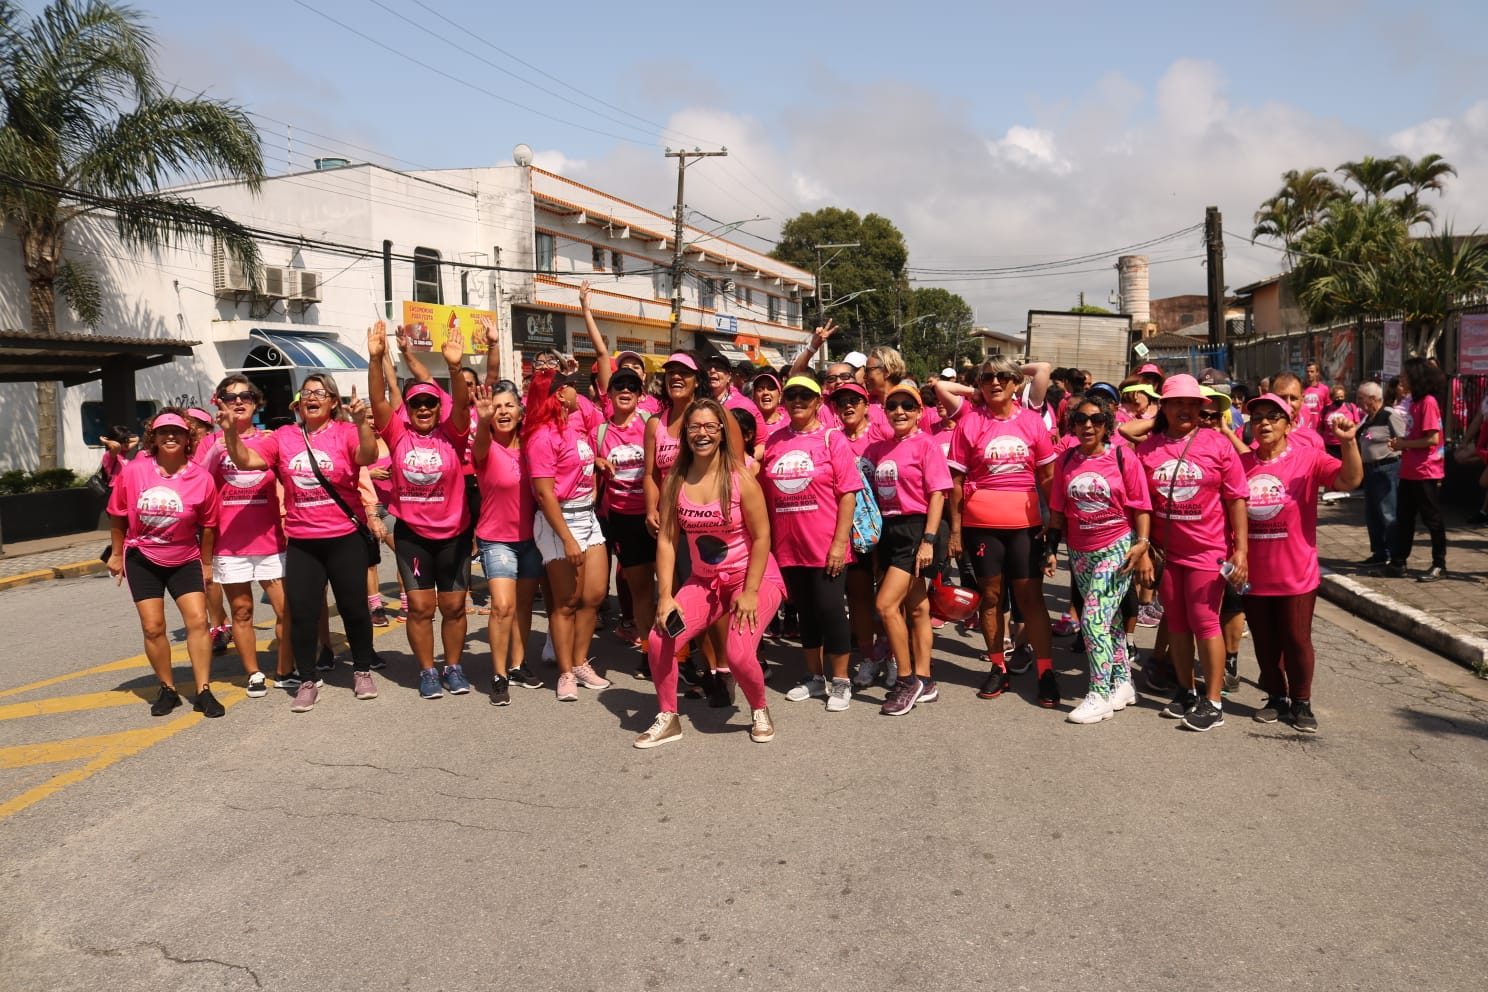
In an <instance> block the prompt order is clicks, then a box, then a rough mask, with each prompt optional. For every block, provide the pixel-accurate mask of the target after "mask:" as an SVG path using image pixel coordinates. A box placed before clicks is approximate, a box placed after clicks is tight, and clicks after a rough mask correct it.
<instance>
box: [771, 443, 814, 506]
mask: <svg viewBox="0 0 1488 992" xmlns="http://www.w3.org/2000/svg"><path fill="white" fill-rule="evenodd" d="M814 475H816V462H814V461H812V460H811V456H810V455H808V454H807V453H806V452H804V451H787V452H785V453H784V454H783V455H781V456H780V457H779V458H777V459H775V463H774V464H773V465H771V466H770V478H771V479H772V480H774V483H775V488H776V489H778V490H780V491H781V492H782V493H784V494H785V495H787V496H794V495H796V494H797V493H802V492H805V491H806V487H807V486H809V485H811V478H812V476H814Z"/></svg>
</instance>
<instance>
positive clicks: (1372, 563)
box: [1359, 555, 1389, 568]
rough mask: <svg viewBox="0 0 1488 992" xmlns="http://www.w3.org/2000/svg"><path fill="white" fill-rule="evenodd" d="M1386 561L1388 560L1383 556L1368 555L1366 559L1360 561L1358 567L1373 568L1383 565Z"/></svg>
mask: <svg viewBox="0 0 1488 992" xmlns="http://www.w3.org/2000/svg"><path fill="white" fill-rule="evenodd" d="M1388 561H1389V559H1388V558H1386V557H1385V556H1384V555H1370V556H1369V557H1368V558H1365V559H1363V560H1362V561H1360V562H1359V565H1360V567H1362V568H1374V567H1376V566H1379V565H1384V564H1385V563H1387V562H1388Z"/></svg>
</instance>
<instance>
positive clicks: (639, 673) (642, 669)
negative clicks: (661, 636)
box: [635, 655, 651, 682]
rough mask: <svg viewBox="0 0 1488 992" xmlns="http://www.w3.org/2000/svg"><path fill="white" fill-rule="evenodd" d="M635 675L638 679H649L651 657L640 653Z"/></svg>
mask: <svg viewBox="0 0 1488 992" xmlns="http://www.w3.org/2000/svg"><path fill="white" fill-rule="evenodd" d="M635 677H636V678H638V679H645V680H646V681H648V682H649V681H650V680H651V659H650V658H648V657H646V656H645V655H641V663H640V664H639V665H637V666H636V670H635Z"/></svg>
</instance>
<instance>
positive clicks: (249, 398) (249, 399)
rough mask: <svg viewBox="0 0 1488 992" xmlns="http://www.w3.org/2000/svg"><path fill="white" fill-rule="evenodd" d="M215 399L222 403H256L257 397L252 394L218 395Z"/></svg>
mask: <svg viewBox="0 0 1488 992" xmlns="http://www.w3.org/2000/svg"><path fill="white" fill-rule="evenodd" d="M217 398H218V399H219V400H221V401H222V402H224V403H257V402H258V397H256V396H254V395H253V394H252V393H247V392H243V393H218V394H217Z"/></svg>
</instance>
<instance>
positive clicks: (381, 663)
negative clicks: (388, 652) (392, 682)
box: [367, 651, 387, 672]
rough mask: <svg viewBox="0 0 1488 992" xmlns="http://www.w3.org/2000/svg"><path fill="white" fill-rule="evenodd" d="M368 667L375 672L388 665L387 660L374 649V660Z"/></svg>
mask: <svg viewBox="0 0 1488 992" xmlns="http://www.w3.org/2000/svg"><path fill="white" fill-rule="evenodd" d="M367 667H368V668H370V669H372V671H374V672H380V671H382V670H383V669H384V668H386V667H387V660H386V659H385V658H383V656H382V655H380V654H378V653H377V652H376V651H373V652H372V660H371V661H370V662H369V663H368V664H367Z"/></svg>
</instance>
